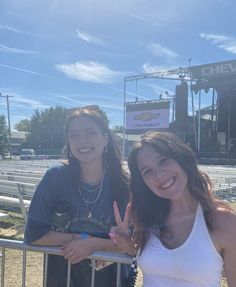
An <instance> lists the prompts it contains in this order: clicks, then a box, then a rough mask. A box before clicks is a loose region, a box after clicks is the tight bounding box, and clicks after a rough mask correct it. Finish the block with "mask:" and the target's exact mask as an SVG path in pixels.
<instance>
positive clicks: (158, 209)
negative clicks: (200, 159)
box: [128, 132, 216, 250]
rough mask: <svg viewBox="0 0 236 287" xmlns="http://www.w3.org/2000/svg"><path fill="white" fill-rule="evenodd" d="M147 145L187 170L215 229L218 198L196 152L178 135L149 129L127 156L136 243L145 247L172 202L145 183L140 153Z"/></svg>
mask: <svg viewBox="0 0 236 287" xmlns="http://www.w3.org/2000/svg"><path fill="white" fill-rule="evenodd" d="M145 145H149V146H151V147H152V148H153V149H154V150H155V151H157V152H158V153H159V154H161V155H163V156H166V157H168V158H172V159H174V160H175V161H176V162H177V163H178V164H179V165H180V166H181V167H182V169H183V170H184V171H185V173H186V174H187V178H188V182H187V184H188V188H189V191H190V192H191V194H192V195H193V196H194V198H195V199H196V200H197V201H198V202H199V203H200V204H201V206H202V208H203V212H204V218H205V221H206V224H207V226H208V228H209V229H212V228H213V223H212V217H213V213H214V211H215V209H216V200H215V199H214V198H213V195H212V184H211V181H210V179H209V177H208V175H207V174H205V173H203V172H202V171H200V170H199V168H198V166H197V160H196V158H195V155H194V153H193V151H192V150H191V149H190V148H189V147H188V146H187V145H186V144H184V143H183V142H182V141H181V140H180V139H178V138H177V137H176V136H175V135H173V134H170V133H164V132H148V133H146V134H145V135H144V136H142V137H141V139H140V140H139V141H138V142H136V143H135V144H134V146H133V148H132V151H131V153H130V155H129V158H128V165H129V169H130V173H131V182H130V190H131V198H132V214H133V217H134V224H135V233H134V237H135V242H136V243H137V244H138V246H139V247H140V248H141V250H142V249H143V248H144V246H145V243H146V242H147V240H148V237H149V234H150V231H149V230H150V229H152V228H153V227H159V228H161V227H164V226H165V223H166V219H167V217H168V214H169V211H170V201H169V200H168V199H165V198H161V197H158V196H157V195H155V194H154V193H153V192H152V191H151V189H150V188H149V187H148V186H147V185H146V184H145V182H144V180H143V178H142V175H141V173H140V171H139V169H138V164H137V155H138V152H139V151H140V149H142V148H143V147H144V146H145Z"/></svg>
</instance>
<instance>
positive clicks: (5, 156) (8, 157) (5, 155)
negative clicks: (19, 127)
mask: <svg viewBox="0 0 236 287" xmlns="http://www.w3.org/2000/svg"><path fill="white" fill-rule="evenodd" d="M2 158H3V159H12V158H13V157H12V155H11V154H10V153H9V152H4V153H3V155H2Z"/></svg>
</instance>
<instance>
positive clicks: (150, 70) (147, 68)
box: [142, 63, 176, 74]
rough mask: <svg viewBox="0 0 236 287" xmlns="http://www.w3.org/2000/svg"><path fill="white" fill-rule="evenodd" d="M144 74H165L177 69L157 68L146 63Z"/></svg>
mask: <svg viewBox="0 0 236 287" xmlns="http://www.w3.org/2000/svg"><path fill="white" fill-rule="evenodd" d="M142 69H143V72H144V73H147V74H148V73H157V72H160V73H165V72H166V71H167V70H173V69H176V67H170V66H155V65H150V64H149V63H144V64H143V66H142Z"/></svg>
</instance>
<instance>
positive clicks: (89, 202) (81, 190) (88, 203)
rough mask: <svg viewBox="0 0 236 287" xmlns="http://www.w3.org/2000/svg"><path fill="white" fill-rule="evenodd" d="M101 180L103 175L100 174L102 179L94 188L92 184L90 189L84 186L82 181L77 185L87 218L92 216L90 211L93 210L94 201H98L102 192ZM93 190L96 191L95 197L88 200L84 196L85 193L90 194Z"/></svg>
mask: <svg viewBox="0 0 236 287" xmlns="http://www.w3.org/2000/svg"><path fill="white" fill-rule="evenodd" d="M103 181H104V175H103V176H102V179H101V181H100V184H99V186H98V187H96V188H94V186H93V189H92V190H89V189H88V188H87V187H85V184H84V183H83V184H81V185H79V194H80V197H81V199H82V201H83V202H84V203H85V206H86V208H87V210H88V215H87V217H88V218H91V217H92V211H93V210H94V208H95V206H96V203H97V202H98V200H99V198H100V196H101V194H102V188H103ZM95 192H97V195H96V197H95V199H93V200H89V199H87V198H85V197H84V194H85V193H90V194H92V193H93V194H94V193H95ZM91 205H92V206H91ZM89 206H91V208H89Z"/></svg>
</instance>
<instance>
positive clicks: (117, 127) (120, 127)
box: [112, 126, 124, 133]
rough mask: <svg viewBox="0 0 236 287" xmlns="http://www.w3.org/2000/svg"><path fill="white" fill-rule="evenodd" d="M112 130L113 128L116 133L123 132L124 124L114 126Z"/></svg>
mask: <svg viewBox="0 0 236 287" xmlns="http://www.w3.org/2000/svg"><path fill="white" fill-rule="evenodd" d="M112 130H113V132H114V133H123V130H124V129H123V126H114V127H113V128H112Z"/></svg>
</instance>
